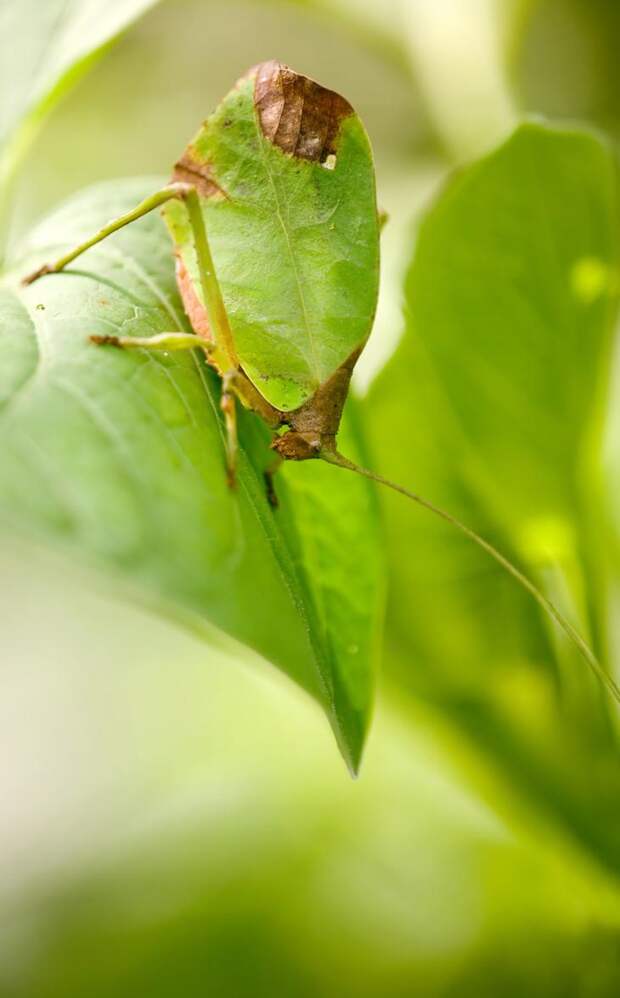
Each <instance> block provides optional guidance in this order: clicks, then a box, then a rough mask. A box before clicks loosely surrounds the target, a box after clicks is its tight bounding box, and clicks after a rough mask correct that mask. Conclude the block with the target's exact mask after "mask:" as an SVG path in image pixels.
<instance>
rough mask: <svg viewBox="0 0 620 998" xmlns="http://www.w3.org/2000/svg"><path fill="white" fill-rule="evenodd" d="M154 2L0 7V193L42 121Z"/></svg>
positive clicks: (93, 0)
mask: <svg viewBox="0 0 620 998" xmlns="http://www.w3.org/2000/svg"><path fill="white" fill-rule="evenodd" d="M156 2H157V0H70V2H68V3H67V2H66V0H45V3H41V2H40V0H20V2H19V3H11V2H9V0H5V2H3V3H2V4H0V66H1V67H2V69H1V77H0V79H1V85H0V192H1V189H2V187H4V185H5V184H6V183H7V181H8V180H9V179H10V177H11V176H12V174H13V172H14V170H15V169H16V167H17V166H18V164H19V161H20V159H21V158H22V157H23V155H24V154H25V152H26V150H27V148H28V145H29V143H30V141H31V140H32V138H33V137H34V134H35V132H36V130H37V128H38V127H39V125H40V124H41V122H42V120H43V118H44V117H45V115H46V114H48V113H49V111H50V110H51V109H52V107H53V106H54V105H55V104H56V102H57V101H58V100H59V99H60V97H62V95H63V94H64V93H65V92H66V91H67V90H68V89H69V88H70V87H71V86H72V85H73V84H74V83H75V82H76V81H77V80H78V79H79V78H80V77H81V76H82V75H83V74H84V73H85V72H87V70H88V69H89V68H90V66H91V65H92V64H93V62H94V61H95V60H96V59H97V58H98V57H99V56H100V55H101V54H102V53H103V52H104V51H105V48H106V45H107V44H108V43H109V42H110V41H111V40H112V39H113V38H114V37H115V36H117V35H118V34H119V33H120V32H121V31H122V30H123V29H124V28H126V27H127V26H128V25H129V24H131V23H132V21H135V20H136V19H137V18H138V17H139V16H140V15H141V14H142V13H144V11H146V10H148V8H149V7H152V6H153V4H154V3H156Z"/></svg>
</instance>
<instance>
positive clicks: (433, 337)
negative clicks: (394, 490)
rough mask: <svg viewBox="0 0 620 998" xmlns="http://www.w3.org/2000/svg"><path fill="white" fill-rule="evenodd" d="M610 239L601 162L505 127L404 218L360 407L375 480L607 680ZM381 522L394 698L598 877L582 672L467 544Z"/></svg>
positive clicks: (608, 833) (616, 837)
mask: <svg viewBox="0 0 620 998" xmlns="http://www.w3.org/2000/svg"><path fill="white" fill-rule="evenodd" d="M618 235H619V228H618V178H617V165H616V162H615V158H614V155H613V152H612V151H611V149H610V148H609V147H608V146H607V145H606V144H605V143H604V142H602V141H601V140H600V139H598V138H597V137H595V136H592V135H588V134H586V133H579V132H576V131H559V130H555V129H550V128H547V127H543V126H540V125H525V126H522V127H521V128H520V129H519V130H518V131H517V132H515V134H514V135H513V136H512V138H511V139H510V140H509V141H508V142H506V143H505V144H504V145H503V146H501V147H500V148H499V149H498V150H497V152H495V153H493V154H491V155H490V156H488V157H487V158H485V159H483V160H481V161H480V162H478V163H476V164H475V165H473V166H471V167H470V168H468V169H466V170H464V171H462V172H461V173H459V175H458V176H457V177H456V178H455V179H454V180H453V181H451V183H450V184H449V185H448V186H447V188H446V190H445V191H444V192H443V193H442V194H441V196H440V197H439V198H438V200H437V202H436V203H435V205H434V206H433V207H432V209H431V210H430V212H429V214H428V216H427V217H426V219H425V220H424V223H423V225H422V227H421V230H420V234H419V239H418V243H417V249H416V253H415V257H414V260H413V263H412V265H411V268H410V271H409V275H408V278H407V282H406V310H407V332H406V335H405V338H404V340H403V342H402V345H401V346H400V348H399V349H398V350H397V352H396V354H395V355H394V357H393V359H392V361H391V362H390V363H389V364H388V366H387V367H386V369H385V370H384V371H383V372H382V374H381V375H380V377H379V378H378V380H377V382H376V384H375V386H374V387H373V390H372V393H371V397H370V399H369V405H370V412H371V418H370V426H371V427H372V431H373V435H374V440H375V463H376V464H380V465H381V467H382V469H384V470H385V473H386V474H388V475H389V476H390V477H392V478H394V479H395V480H396V481H400V482H406V483H408V484H409V485H410V486H411V487H414V488H415V489H416V490H418V491H421V492H422V494H423V495H428V496H430V497H432V498H433V499H435V500H436V501H437V502H439V503H440V504H441V505H442V506H444V507H445V508H447V509H450V510H451V511H454V512H456V514H457V515H460V516H461V517H462V518H463V519H464V520H465V521H466V522H468V523H472V524H473V525H474V526H475V528H476V529H477V530H478V531H479V532H480V533H482V534H483V535H484V536H490V537H493V538H494V539H495V541H496V542H497V544H498V545H499V547H500V548H501V549H504V550H507V551H508V552H509V553H510V554H511V556H512V557H513V558H515V559H517V560H519V561H520V563H521V564H522V565H523V566H524V568H525V570H526V572H527V573H528V574H529V575H530V576H532V577H534V578H535V579H536V580H537V582H538V583H539V584H540V585H541V586H542V587H543V588H544V589H545V590H546V592H547V594H548V595H549V597H550V598H552V599H553V600H554V601H555V602H556V603H557V604H559V605H561V606H562V607H563V609H564V610H565V612H566V613H567V614H568V615H569V617H571V618H572V619H573V620H574V621H575V623H576V624H577V626H578V627H579V628H580V629H582V630H583V631H584V632H585V633H587V634H588V635H589V636H590V640H591V641H593V642H594V643H595V644H596V646H597V647H598V649H599V654H600V655H601V656H602V658H603V659H604V660H606V661H607V663H608V665H609V667H610V668H615V666H616V663H615V662H614V661H613V659H611V658H610V651H609V645H608V628H607V621H608V619H609V612H610V607H609V592H610V590H609V585H608V580H609V559H608V557H607V555H606V532H605V517H604V499H603V497H602V496H601V492H600V487H599V480H600V470H601V465H600V458H601V454H600V447H601V436H600V426H601V409H602V405H603V403H604V399H605V393H606V389H607V384H608V380H609V366H610V344H611V333H612V332H613V329H614V322H615V317H616V311H617V295H618V288H617V274H618V266H619V255H618ZM387 506H388V516H387V524H388V530H389V533H390V538H391V540H390V547H391V551H392V556H391V558H390V564H391V566H392V572H393V578H392V586H391V591H392V593H393V594H394V597H393V599H392V601H391V616H390V620H389V623H388V628H387V633H388V640H389V642H390V644H391V646H392V649H393V660H394V661H395V663H398V664H397V667H396V676H397V677H398V681H399V682H400V683H403V684H405V685H407V686H408V687H409V688H411V689H412V690H415V691H417V692H418V693H422V694H423V695H425V696H428V697H430V698H431V699H432V700H433V701H436V702H438V703H440V704H441V705H442V709H444V710H446V711H448V712H450V713H451V714H452V715H453V716H454V718H455V721H456V723H458V724H459V725H462V726H463V728H464V729H465V730H467V731H469V732H470V734H471V735H472V737H473V738H474V739H475V740H476V741H478V742H479V743H480V744H481V745H482V746H483V747H484V749H485V750H486V751H488V752H489V754H490V755H491V756H493V757H494V758H495V759H496V761H497V763H498V764H499V765H502V766H504V767H506V769H507V770H509V771H510V773H511V777H512V779H513V781H514V784H515V787H516V788H518V790H519V791H520V792H521V793H525V794H526V795H529V796H531V797H532V798H534V805H535V806H536V807H540V808H542V809H543V810H544V811H545V812H546V813H548V814H549V815H551V816H552V817H554V818H555V820H558V821H560V822H561V823H566V824H567V826H568V830H569V831H570V832H572V833H573V834H574V835H575V836H576V837H577V838H579V839H580V840H582V841H583V844H584V845H585V847H586V848H588V849H591V850H592V851H593V852H594V854H595V855H596V856H597V857H598V858H599V859H600V860H601V861H602V862H604V863H605V864H608V865H609V866H610V867H611V868H612V869H614V870H615V871H617V869H618V865H619V863H620V831H619V826H618V822H619V819H620V812H619V811H618V808H617V803H616V802H617V800H618V793H619V791H620V785H619V780H620V770H619V768H618V766H617V743H616V738H615V735H614V726H613V723H612V724H611V725H610V719H609V717H608V713H607V709H606V706H605V704H604V703H603V700H602V698H601V693H600V690H599V689H598V686H597V684H596V683H595V682H594V681H593V680H592V677H591V676H589V675H588V674H587V672H586V671H585V667H584V663H583V662H582V661H581V659H579V658H576V657H575V655H574V652H573V651H572V649H571V648H569V647H567V646H566V643H565V641H564V640H562V639H561V638H560V636H559V634H556V633H551V632H549V626H548V622H547V621H545V620H538V619H537V611H536V610H534V608H533V606H532V605H531V603H530V602H528V601H527V600H524V598H523V594H522V593H520V592H516V591H515V587H514V584H513V582H512V581H511V580H509V579H507V578H505V577H502V576H503V574H504V573H501V572H500V571H498V569H496V568H495V567H494V566H492V565H489V564H488V559H487V557H486V556H485V555H483V554H481V553H480V552H478V551H476V550H472V548H471V544H470V543H469V542H468V541H467V540H466V539H463V538H461V537H459V536H455V534H454V531H453V530H452V529H450V528H448V527H446V525H445V524H443V523H441V522H437V523H435V522H430V523H429V522H428V518H427V517H423V518H422V517H420V516H419V515H418V516H415V515H412V514H411V511H410V510H409V509H408V508H403V503H402V501H400V500H399V499H397V498H395V499H392V498H391V497H390V500H389V502H388V503H387ZM403 550H405V551H407V552H408V553H410V557H408V558H403V557H402V552H403ZM405 593H407V594H408V599H405V598H403V594H405ZM412 608H414V609H413V610H412ZM412 613H413V621H412ZM545 632H547V633H545ZM412 662H415V668H412ZM613 710H614V708H613V707H612V711H613ZM569 760H570V762H569Z"/></svg>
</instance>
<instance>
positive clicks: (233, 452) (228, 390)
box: [220, 372, 238, 489]
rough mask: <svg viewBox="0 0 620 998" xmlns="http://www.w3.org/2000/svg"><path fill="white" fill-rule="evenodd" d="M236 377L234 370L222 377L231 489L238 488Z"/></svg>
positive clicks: (221, 404)
mask: <svg viewBox="0 0 620 998" xmlns="http://www.w3.org/2000/svg"><path fill="white" fill-rule="evenodd" d="M234 377H235V375H234V372H231V373H229V374H225V375H224V377H223V379H222V398H221V400H220V407H221V409H222V412H223V413H224V422H225V424H226V471H227V476H228V484H229V486H230V488H231V489H234V488H236V484H237V482H236V474H237V451H238V441H237V407H236V401H235V396H234V393H233V389H232V383H233V379H234Z"/></svg>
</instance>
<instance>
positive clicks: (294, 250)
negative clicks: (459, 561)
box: [25, 61, 620, 701]
mask: <svg viewBox="0 0 620 998" xmlns="http://www.w3.org/2000/svg"><path fill="white" fill-rule="evenodd" d="M155 208H161V209H162V213H163V215H164V218H165V221H166V224H167V226H168V228H169V230H170V233H171V236H172V239H173V243H174V252H175V256H176V262H177V283H178V286H179V290H180V293H181V297H182V299H183V303H184V306H185V310H186V313H187V315H188V318H189V320H190V323H191V326H192V329H193V332H192V333H188V332H183V331H180V330H171V331H170V332H169V333H160V334H158V335H157V336H155V337H151V338H148V339H145V338H136V337H118V336H99V337H92V339H93V340H94V342H96V343H99V344H108V345H113V346H117V347H125V348H145V349H163V350H175V349H193V348H199V349H202V350H203V351H204V352H205V354H206V357H207V361H208V363H209V364H210V365H211V366H213V367H214V368H215V370H216V371H217V372H218V374H219V375H220V376H221V379H222V395H221V407H222V412H223V415H224V420H225V425H226V435H227V471H228V480H229V483H230V484H231V486H234V482H235V465H236V450H237V441H236V415H235V413H236V400H238V401H240V402H241V404H242V405H243V406H245V407H246V408H248V409H251V410H253V411H254V412H255V413H256V414H257V415H258V416H259V417H260V418H261V419H262V420H263V421H264V422H265V423H267V425H269V426H270V427H271V428H272V429H273V430H274V440H273V444H272V447H273V449H274V451H275V452H276V456H275V462H274V466H273V467H272V468H271V469H270V470H269V471H268V472H267V475H266V478H267V488H268V494H269V496H270V498H271V500H272V503H273V504H274V505H275V504H276V501H275V492H274V490H273V485H272V482H271V477H272V474H273V471H274V470H275V469H276V467H277V465H278V464H279V463H280V462H281V461H282V460H295V461H304V460H308V459H311V458H318V459H321V460H324V461H326V462H328V463H330V464H333V465H338V466H340V467H342V468H344V469H346V470H351V471H355V472H357V473H358V474H361V475H364V476H366V477H368V478H372V479H374V480H375V481H378V482H380V483H381V484H384V485H386V486H388V487H389V488H392V489H394V490H396V491H397V492H400V493H401V494H404V495H405V496H407V497H408V498H409V499H411V500H413V501H414V502H417V503H418V504H420V505H422V506H424V507H425V508H427V509H429V510H430V511H431V512H433V513H434V514H435V515H437V516H440V517H442V518H443V519H445V520H447V521H448V522H450V523H452V524H453V525H454V526H456V527H457V528H458V529H459V530H461V531H462V532H463V533H465V534H466V535H467V536H468V537H469V538H470V539H471V540H473V541H475V543H477V544H478V545H479V546H480V547H481V548H483V549H484V550H485V551H486V552H487V553H488V554H490V555H491V556H492V557H493V558H494V559H495V560H496V561H497V562H498V563H499V564H501V565H502V567H503V568H504V569H505V570H506V571H508V572H509V573H510V574H511V575H512V576H513V577H514V578H515V579H516V580H517V581H518V582H519V583H520V585H522V586H523V587H524V588H525V589H526V590H527V591H528V592H529V593H530V595H532V596H533V597H534V599H536V600H537V602H538V603H539V605H540V606H541V607H542V608H543V609H544V610H545V612H547V613H549V614H550V615H551V616H552V617H553V618H554V619H555V621H556V622H557V623H558V625H559V626H560V627H561V628H562V629H563V630H564V632H565V633H566V635H567V636H568V637H569V639H570V640H571V641H572V642H573V643H574V644H575V645H576V646H577V648H578V649H579V651H580V653H581V654H582V656H583V657H584V659H585V660H586V661H587V662H588V664H589V665H590V667H591V668H592V670H593V671H594V672H595V673H596V675H597V676H598V678H599V679H600V680H601V681H602V682H603V683H604V684H605V685H606V687H607V689H608V690H609V691H610V692H611V693H612V694H613V696H614V697H615V698H616V699H617V700H618V701H620V690H619V689H618V687H617V686H616V684H615V683H614V681H613V679H611V678H610V677H609V676H608V675H607V673H606V672H605V671H604V669H603V668H602V667H601V665H600V664H599V663H598V661H597V659H596V658H595V656H594V654H593V653H592V651H591V650H590V648H589V647H588V645H587V644H586V643H585V641H584V640H583V638H582V637H581V636H580V635H579V634H578V632H577V631H576V630H575V629H574V628H573V626H572V625H571V624H570V623H569V622H568V621H567V620H566V619H565V618H564V616H563V615H562V614H561V613H560V612H559V611H558V610H557V608H556V607H555V606H554V605H553V604H552V603H551V602H550V601H549V600H548V599H547V598H546V597H545V596H544V595H543V594H542V593H541V592H540V591H539V590H538V589H537V588H536V586H535V585H534V584H533V583H532V582H531V581H530V580H529V579H528V578H527V577H526V576H525V575H523V573H521V572H520V570H519V569H517V568H516V567H515V566H514V565H513V564H512V563H511V562H509V561H508V560H507V559H506V558H505V557H504V556H503V555H502V554H501V553H500V552H499V551H498V550H497V549H496V548H494V547H493V546H492V545H490V544H489V543H488V542H487V541H486V540H484V539H483V538H481V537H480V536H479V535H478V534H476V533H475V532H474V531H473V530H471V529H470V528H468V527H467V526H465V525H464V524H462V523H460V521H458V520H456V519H455V518H454V517H452V516H451V515H450V514H449V513H447V512H445V511H443V510H441V509H439V508H438V507H436V506H434V505H433V504H432V503H430V502H429V501H427V500H425V499H423V498H421V497H420V496H417V495H416V494H414V493H412V492H409V491H408V490H406V489H404V488H403V487H402V486H399V485H395V484H394V483H392V482H389V481H387V480H386V479H384V478H382V477H381V476H380V475H376V474H374V473H373V472H371V471H368V470H366V469H364V468H360V467H359V466H357V465H354V464H353V463H352V462H351V461H349V460H348V459H347V458H346V457H344V456H342V455H341V454H340V453H339V452H338V450H337V446H336V435H337V431H338V426H339V423H340V418H341V414H342V408H343V405H344V402H345V399H346V395H347V392H348V388H349V382H350V378H351V374H352V371H353V367H354V365H355V362H356V360H357V358H358V356H359V354H360V353H361V350H362V349H363V347H364V344H365V342H366V340H367V338H368V335H369V333H370V330H371V327H372V322H373V318H374V312H375V307H376V301H377V294H378V281H379V233H380V228H381V222H380V217H379V213H378V212H377V206H376V194H375V178H374V167H373V161H372V153H371V149H370V143H369V141H368V138H367V135H366V132H365V130H364V127H363V125H362V123H361V121H360V119H359V117H358V116H357V115H356V114H355V112H354V111H353V108H352V107H351V105H350V104H349V103H348V102H347V101H346V100H344V98H342V97H340V96H339V95H337V94H335V93H333V92H331V91H329V90H326V89H325V88H323V87H321V86H319V84H317V83H314V82H313V81H311V80H309V79H308V78H306V77H304V76H301V75H299V74H297V73H294V72H293V71H292V70H290V69H289V68H288V67H285V66H283V65H281V64H280V63H278V62H274V61H271V62H266V63H262V64H260V65H259V66H257V67H254V68H253V69H252V70H250V71H249V73H248V74H246V75H245V76H244V77H242V79H241V80H240V81H239V82H238V84H237V85H236V86H235V87H234V88H233V90H232V91H231V92H230V93H229V94H228V95H227V97H225V98H224V100H223V102H222V103H221V104H220V106H219V107H218V108H217V109H216V110H215V111H214V113H213V114H212V115H211V116H210V117H209V118H208V119H207V121H206V122H205V124H204V125H203V126H202V127H201V129H200V130H199V132H198V133H197V135H196V136H195V138H194V140H193V141H192V142H191V143H190V145H189V146H188V147H187V149H186V150H185V152H184V154H183V155H182V157H181V159H180V160H179V161H178V163H177V164H176V166H175V168H174V171H173V175H172V178H171V181H170V183H169V184H168V185H167V186H166V187H165V188H163V189H162V190H160V191H157V192H155V193H154V194H153V195H151V196H150V197H148V198H147V199H145V200H144V201H143V202H141V204H139V205H138V206H137V207H136V208H135V209H133V210H132V211H130V212H128V213H127V214H125V215H123V216H121V217H119V218H117V219H115V220H113V221H111V222H110V223H109V224H108V225H106V226H104V227H103V228H102V229H101V230H100V231H99V232H97V233H96V234H95V235H94V236H93V237H92V238H91V239H88V240H86V241H85V242H83V243H81V244H80V245H79V246H77V247H76V248H75V249H74V250H72V251H71V252H69V253H67V254H65V255H64V256H63V257H61V258H60V259H58V260H56V261H55V262H54V263H52V264H46V265H44V266H43V267H41V268H40V269H39V270H37V271H36V272H35V273H33V274H31V275H30V276H29V277H27V278H26V279H25V283H31V282H32V281H34V280H36V279H38V278H39V277H41V276H43V275H44V274H50V273H55V272H58V271H62V270H63V269H64V268H65V267H67V265H68V264H69V263H71V262H72V261H73V260H75V259H76V258H77V257H78V256H79V255H80V254H82V253H83V252H85V251H86V250H87V249H89V248H90V247H91V246H94V245H95V244H96V243H98V242H100V241H101V240H103V239H105V238H106V237H107V236H109V235H111V234H112V233H113V232H115V231H117V230H118V229H120V228H121V227H123V226H124V225H127V224H129V223H131V222H133V221H135V220H136V219H138V218H140V217H141V216H142V215H145V214H146V213H148V212H150V211H152V210H154V209H155Z"/></svg>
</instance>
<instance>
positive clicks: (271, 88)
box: [246, 59, 354, 163]
mask: <svg viewBox="0 0 620 998" xmlns="http://www.w3.org/2000/svg"><path fill="white" fill-rule="evenodd" d="M246 76H253V77H254V106H255V108H256V110H257V113H258V118H259V121H260V126H261V129H262V132H263V135H264V136H265V138H267V139H269V141H270V142H272V143H273V144H274V145H275V146H278V148H279V149H281V150H282V151H283V152H285V153H288V154H289V155H291V156H297V157H298V158H299V159H306V160H310V161H311V162H315V163H324V162H325V160H326V159H327V157H328V156H330V155H334V154H335V153H336V141H337V138H338V134H339V132H340V126H341V124H342V121H343V120H344V118H348V117H349V116H350V115H351V114H354V111H353V108H352V107H351V105H350V104H349V102H348V101H347V100H345V98H344V97H341V96H340V94H337V93H335V92H334V91H333V90H328V89H327V88H326V87H323V86H321V84H320V83H316V82H315V81H314V80H311V79H310V78H309V77H307V76H302V75H301V74H300V73H296V72H295V71H294V70H292V69H290V67H289V66H285V65H284V64H283V63H281V62H278V61H277V60H276V59H270V60H269V61H268V62H261V63H259V64H258V65H257V66H253V67H252V69H251V70H249V71H248V73H247V74H246Z"/></svg>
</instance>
